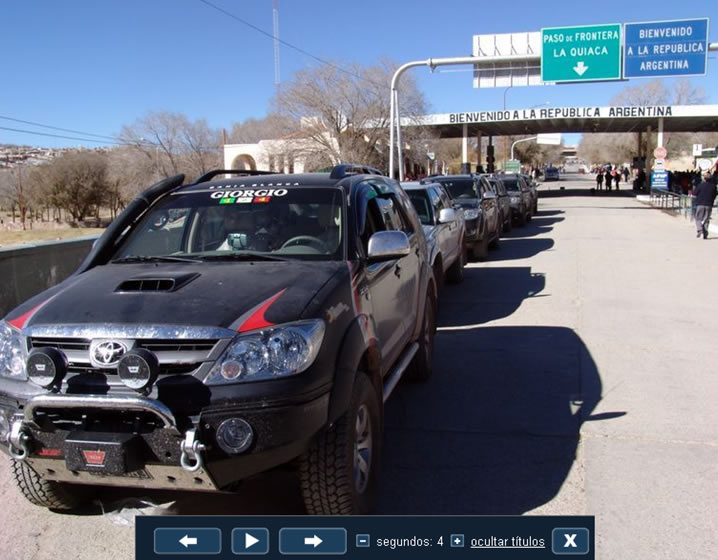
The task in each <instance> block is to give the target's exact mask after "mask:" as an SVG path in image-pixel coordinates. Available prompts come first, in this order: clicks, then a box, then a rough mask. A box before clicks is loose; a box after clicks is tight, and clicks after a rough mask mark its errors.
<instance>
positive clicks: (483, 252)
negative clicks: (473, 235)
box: [471, 231, 489, 261]
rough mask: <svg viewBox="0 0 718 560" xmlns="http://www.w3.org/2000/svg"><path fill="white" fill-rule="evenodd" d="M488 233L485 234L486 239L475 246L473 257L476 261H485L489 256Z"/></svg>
mask: <svg viewBox="0 0 718 560" xmlns="http://www.w3.org/2000/svg"><path fill="white" fill-rule="evenodd" d="M488 233H489V232H488V231H487V232H484V238H483V239H482V240H481V241H479V242H478V243H477V244H475V245H474V247H473V249H472V252H471V256H472V257H474V260H477V261H485V260H486V259H487V258H488V256H489V235H488Z"/></svg>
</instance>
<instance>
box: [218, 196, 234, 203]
mask: <svg viewBox="0 0 718 560" xmlns="http://www.w3.org/2000/svg"><path fill="white" fill-rule="evenodd" d="M219 203H220V204H234V199H233V198H231V197H227V198H221V199H220V200H219Z"/></svg>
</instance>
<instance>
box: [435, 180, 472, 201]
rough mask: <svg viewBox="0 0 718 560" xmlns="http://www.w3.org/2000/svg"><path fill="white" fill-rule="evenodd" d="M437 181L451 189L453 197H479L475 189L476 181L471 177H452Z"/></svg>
mask: <svg viewBox="0 0 718 560" xmlns="http://www.w3.org/2000/svg"><path fill="white" fill-rule="evenodd" d="M437 182H438V183H441V184H442V185H444V186H445V187H446V188H447V189H449V192H450V193H451V197H452V198H459V199H466V198H479V197H478V195H477V194H476V190H475V189H474V182H473V181H472V180H471V179H452V180H442V181H437Z"/></svg>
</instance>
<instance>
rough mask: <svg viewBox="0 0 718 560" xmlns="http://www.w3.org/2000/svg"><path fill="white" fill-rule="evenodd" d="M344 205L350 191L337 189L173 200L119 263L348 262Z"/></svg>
mask: <svg viewBox="0 0 718 560" xmlns="http://www.w3.org/2000/svg"><path fill="white" fill-rule="evenodd" d="M343 201H344V195H343V191H342V190H341V189H335V188H304V187H302V188H296V187H295V188H276V187H275V188H268V189H254V190H249V189H243V188H241V187H237V186H229V187H221V186H220V187H215V188H214V189H212V190H209V189H208V190H203V191H199V190H198V191H192V192H187V191H185V192H179V193H173V194H172V195H170V196H167V197H165V198H164V199H162V200H161V201H160V202H159V203H157V204H156V205H155V207H154V208H152V209H151V210H150V211H148V212H147V214H146V215H145V216H144V217H143V219H142V220H141V221H140V223H139V224H138V225H137V226H136V227H135V228H134V229H133V231H132V232H131V234H130V235H129V237H128V239H127V240H126V241H125V242H124V243H123V244H122V246H121V247H120V249H119V250H118V251H117V252H116V253H115V255H114V257H113V260H115V261H118V260H120V261H133V260H136V258H137V257H168V256H171V257H189V258H194V259H200V260H201V259H203V258H207V259H208V260H210V259H211V260H222V258H226V259H227V260H230V259H231V260H236V258H237V257H238V256H239V255H243V254H244V255H247V256H252V255H255V256H257V257H258V258H260V257H262V256H264V257H265V258H264V259H262V260H267V259H266V257H279V258H297V259H307V260H312V259H314V260H336V259H342V258H343V247H344V243H343V239H344V237H345V233H344V231H345V230H346V227H345V224H344V215H345V213H344V210H343V208H344V206H343V205H344V202H343ZM133 258H134V259H133Z"/></svg>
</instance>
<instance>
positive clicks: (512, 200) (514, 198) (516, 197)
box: [511, 196, 521, 204]
mask: <svg viewBox="0 0 718 560" xmlns="http://www.w3.org/2000/svg"><path fill="white" fill-rule="evenodd" d="M519 202H521V198H520V197H518V196H512V197H511V204H518V203H519Z"/></svg>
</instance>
